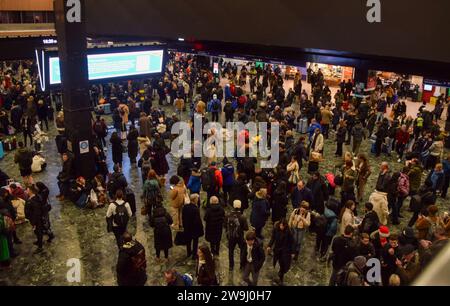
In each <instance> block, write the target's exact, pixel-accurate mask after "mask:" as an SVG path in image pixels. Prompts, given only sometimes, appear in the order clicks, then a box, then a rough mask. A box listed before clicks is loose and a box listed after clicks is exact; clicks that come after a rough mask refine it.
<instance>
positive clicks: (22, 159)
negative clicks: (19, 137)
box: [14, 141, 33, 185]
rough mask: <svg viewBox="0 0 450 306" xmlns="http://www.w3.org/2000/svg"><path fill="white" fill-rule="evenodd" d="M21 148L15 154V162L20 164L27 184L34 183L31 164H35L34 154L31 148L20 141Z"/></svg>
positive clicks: (21, 174)
mask: <svg viewBox="0 0 450 306" xmlns="http://www.w3.org/2000/svg"><path fill="white" fill-rule="evenodd" d="M18 145H19V149H18V150H17V152H16V153H15V154H14V163H16V164H19V170H20V176H21V177H22V180H23V183H24V184H25V185H28V184H33V177H32V176H31V173H32V171H31V165H32V164H33V154H32V152H31V150H30V149H28V148H26V147H24V145H23V142H21V141H19V143H18Z"/></svg>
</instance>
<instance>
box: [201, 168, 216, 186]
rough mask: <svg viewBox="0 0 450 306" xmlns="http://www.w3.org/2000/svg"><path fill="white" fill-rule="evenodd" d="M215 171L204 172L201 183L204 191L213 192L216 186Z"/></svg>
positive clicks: (206, 170)
mask: <svg viewBox="0 0 450 306" xmlns="http://www.w3.org/2000/svg"><path fill="white" fill-rule="evenodd" d="M215 171H216V170H215V169H211V168H207V169H203V170H202V175H201V182H202V188H203V191H210V190H213V189H214V188H215V186H216V176H215Z"/></svg>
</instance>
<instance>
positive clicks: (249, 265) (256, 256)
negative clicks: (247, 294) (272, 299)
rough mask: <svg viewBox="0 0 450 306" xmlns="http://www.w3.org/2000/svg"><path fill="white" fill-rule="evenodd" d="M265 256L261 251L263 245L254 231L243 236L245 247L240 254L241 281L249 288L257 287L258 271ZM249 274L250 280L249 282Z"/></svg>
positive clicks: (262, 250)
mask: <svg viewBox="0 0 450 306" xmlns="http://www.w3.org/2000/svg"><path fill="white" fill-rule="evenodd" d="M265 260H266V255H265V253H264V249H263V243H262V241H261V240H259V239H258V238H257V237H256V233H255V232H254V231H249V232H247V233H246V234H245V246H244V247H243V248H242V253H241V270H242V279H243V281H244V282H245V283H247V284H248V285H249V286H257V285H258V278H259V271H260V270H261V268H262V266H263V264H264V261H265ZM250 274H251V275H252V280H250Z"/></svg>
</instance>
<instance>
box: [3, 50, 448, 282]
mask: <svg viewBox="0 0 450 306" xmlns="http://www.w3.org/2000/svg"><path fill="white" fill-rule="evenodd" d="M220 68H221V73H219V74H215V73H214V72H213V71H212V70H211V68H210V67H209V66H208V65H206V66H205V65H203V64H202V63H201V62H200V61H199V60H198V58H197V57H194V56H178V55H177V56H175V55H174V54H172V55H171V58H170V61H169V63H168V65H167V67H166V71H165V73H164V75H163V76H162V78H161V79H152V80H146V81H140V82H131V81H130V82H127V83H123V84H107V85H101V86H98V85H95V86H93V87H92V88H91V91H90V94H91V95H90V96H91V98H92V99H93V100H94V102H93V105H96V104H98V101H101V103H102V104H103V103H109V104H110V105H111V110H112V125H113V131H112V132H111V131H109V129H108V126H107V123H106V120H105V117H106V116H102V115H101V114H97V116H95V117H94V116H93V119H92V132H93V135H94V136H95V139H96V142H95V145H94V154H95V167H96V169H95V173H96V175H95V177H93V178H83V177H76V175H75V173H76V171H75V167H76V160H75V157H74V156H73V154H72V153H71V152H70V151H69V150H68V148H67V136H66V134H65V129H64V118H63V114H62V113H58V114H57V116H56V118H55V125H56V128H57V131H58V135H57V136H56V139H55V141H56V145H57V151H58V153H59V154H60V155H61V163H62V169H61V172H60V173H59V174H58V176H57V183H58V187H59V190H60V194H59V195H58V196H57V198H58V200H60V201H63V200H70V201H71V202H73V203H74V204H75V205H77V206H78V207H80V208H92V209H93V208H98V207H104V206H106V207H107V212H106V220H107V227H106V228H107V231H108V232H112V233H113V234H114V237H115V239H116V243H117V247H118V253H119V255H118V263H117V281H118V284H119V285H144V284H145V283H146V282H147V273H146V266H147V259H146V258H147V257H146V254H145V251H146V250H145V248H144V247H143V245H142V244H140V243H139V242H138V241H137V240H136V239H134V238H133V237H132V235H131V234H130V233H129V232H128V223H129V220H130V219H131V218H133V216H136V215H139V214H140V215H141V216H145V218H148V219H147V220H145V221H144V222H147V221H148V223H149V225H150V226H151V227H152V228H153V241H154V249H155V256H156V258H155V261H156V262H158V263H166V262H167V259H168V258H169V256H170V249H171V248H173V247H174V246H185V247H186V255H187V258H191V259H192V260H193V261H195V262H196V269H195V271H189V272H190V273H191V274H192V275H194V276H191V275H190V274H183V273H180V272H178V271H176V270H175V269H168V270H167V271H166V272H165V273H164V279H165V281H166V282H167V284H168V285H171V286H190V285H192V284H198V285H205V286H210V285H220V284H221V277H220V273H219V269H218V261H219V260H218V259H219V256H220V255H219V254H220V248H221V245H223V243H222V242H224V241H225V242H226V244H227V246H228V259H229V260H228V266H229V269H230V271H233V270H234V268H235V256H234V255H235V250H236V249H238V250H239V254H240V257H239V268H240V271H241V272H242V284H246V285H249V286H256V285H257V284H258V281H259V272H260V271H261V269H262V267H263V266H264V265H270V263H269V262H268V260H266V259H267V258H268V257H269V256H270V257H271V258H272V262H271V263H272V265H273V267H274V268H276V267H277V265H278V268H277V269H278V273H277V278H276V279H274V281H275V282H276V283H278V284H280V285H283V284H284V280H285V275H286V274H287V273H289V271H290V269H291V267H292V265H296V264H299V263H298V261H299V258H301V257H300V256H301V254H302V252H304V251H303V249H304V241H305V239H306V237H315V240H316V241H315V254H316V258H317V259H318V260H319V261H321V262H323V265H324V269H325V265H326V264H327V262H331V263H332V273H331V277H330V281H329V284H330V285H332V286H335V285H338V286H369V285H373V286H375V285H385V286H387V285H409V284H411V283H412V282H413V280H414V279H415V277H416V276H417V275H418V274H419V273H420V271H422V270H423V269H425V268H426V267H427V265H428V264H429V263H430V262H431V261H432V260H433V258H434V257H435V256H436V255H437V254H438V252H439V251H440V250H441V249H442V248H443V247H444V246H445V245H446V243H447V241H448V237H449V235H450V217H449V216H448V213H446V212H445V209H448V207H439V206H438V205H437V198H438V197H441V198H443V199H445V198H446V197H447V190H448V187H449V180H450V155H448V153H447V155H446V153H445V149H444V141H445V139H446V137H448V135H446V134H445V132H443V131H442V128H441V126H440V125H439V120H440V119H441V115H442V112H443V111H444V109H445V108H444V106H445V104H446V101H445V97H444V96H441V97H440V98H439V99H438V102H437V104H436V106H435V110H434V111H433V112H430V111H429V110H427V108H426V107H425V106H426V105H425V104H424V105H423V107H421V108H420V109H419V112H418V113H417V116H414V118H413V117H412V116H408V115H407V114H408V113H407V104H406V103H405V101H404V100H402V99H400V100H399V101H393V100H392V99H391V94H392V93H391V91H392V90H398V89H395V88H394V89H393V88H392V86H388V87H387V88H384V87H382V86H381V87H380V86H379V87H377V89H376V90H375V91H373V93H371V95H370V97H367V98H363V99H361V98H354V97H353V96H352V91H353V84H352V81H351V80H349V81H348V82H347V83H345V84H343V85H342V86H341V87H342V88H341V89H339V90H338V91H337V93H336V94H335V95H334V97H333V98H332V97H331V90H330V89H329V88H328V86H327V85H326V82H325V81H324V78H323V74H322V73H321V71H320V70H319V71H318V72H317V73H316V72H313V71H309V70H308V76H307V82H308V83H309V84H311V92H312V94H311V95H308V94H307V92H306V90H305V89H304V88H302V76H301V75H300V73H297V75H296V76H295V79H294V82H293V87H292V88H291V89H289V92H288V93H287V94H286V92H285V89H284V79H283V76H282V71H281V69H280V67H276V66H272V65H266V66H265V67H264V68H261V67H255V66H253V65H250V67H247V66H246V65H243V66H242V67H241V68H240V70H239V69H238V67H237V66H236V65H232V64H231V63H226V62H224V61H221V62H220ZM18 76H20V77H18ZM221 77H222V78H224V79H228V80H227V81H225V83H226V84H225V85H224V86H223V83H224V82H223V80H222V82H219V80H220V78H221ZM247 80H249V88H250V90H247V89H246V88H247ZM35 87H36V74H35V71H33V68H32V65H31V64H30V63H28V64H25V63H22V64H21V65H19V66H11V67H7V69H5V68H4V69H3V80H2V83H1V91H2V97H3V99H2V103H1V105H2V107H3V108H4V109H5V114H6V112H8V113H9V115H10V119H9V118H7V120H8V123H7V124H5V123H4V124H3V131H4V134H8V133H10V132H11V131H8V129H9V127H10V126H13V127H14V129H15V131H16V132H23V138H24V141H23V142H22V141H20V142H19V143H18V146H19V149H18V150H17V152H16V154H15V158H14V161H15V162H16V163H18V165H19V169H20V174H21V176H22V178H23V180H22V183H23V186H22V187H21V186H19V185H18V184H17V183H15V182H13V183H11V181H9V176H8V175H6V174H5V173H3V172H2V175H1V176H2V177H4V179H2V180H1V182H2V186H6V187H5V188H3V189H2V196H1V198H0V213H1V215H2V217H3V218H0V229H2V231H1V235H0V238H1V239H2V240H1V242H2V243H1V244H0V245H1V246H2V252H0V255H1V257H0V262H2V264H3V265H5V264H9V263H10V261H11V260H10V259H11V258H12V257H14V256H16V255H17V254H16V253H15V252H14V244H15V243H20V240H19V238H18V237H17V235H16V232H15V226H14V223H15V222H16V223H17V222H23V220H24V219H25V218H26V219H28V220H29V221H30V224H31V225H32V227H33V230H34V233H35V234H36V237H37V241H36V243H35V244H36V245H37V249H36V252H41V251H42V240H43V236H44V235H47V236H48V239H49V241H52V240H53V239H54V237H55V236H54V235H53V233H52V231H51V229H50V221H49V211H50V209H51V205H50V204H49V203H50V202H51V200H50V198H49V191H48V188H47V187H46V186H45V185H44V184H43V183H42V182H37V183H34V181H33V178H32V176H31V173H32V171H31V167H32V163H33V159H34V157H33V155H34V154H36V151H39V150H37V149H36V148H35V150H30V149H28V148H27V138H30V140H31V141H32V140H33V137H31V136H30V135H32V133H33V129H30V128H31V127H33V126H35V125H36V124H37V125H39V124H40V125H41V128H42V129H43V128H44V125H45V127H46V129H47V130H48V120H52V119H53V118H52V116H51V114H52V111H51V110H52V106H51V105H52V103H51V102H50V100H49V97H48V96H45V95H42V94H39V93H38V91H37V90H36V88H35ZM154 99H156V100H157V105H155V106H154V105H153V100H154ZM388 106H391V112H390V113H387V111H388ZM43 108H44V109H45V110H44V109H43ZM168 109H173V110H175V111H174V113H173V114H171V115H170V116H169V115H167V114H166V111H167V110H168ZM222 113H224V116H222ZM447 118H450V116H449V115H447ZM194 119H200V122H202V124H203V125H204V124H206V123H207V122H210V121H212V122H215V121H218V122H221V123H225V122H229V121H240V122H243V123H247V122H252V121H255V122H267V123H268V124H269V125H273V124H277V125H279V127H280V129H279V130H280V137H279V139H280V143H279V145H280V152H279V153H280V158H279V163H278V165H277V166H276V167H275V168H273V169H261V168H260V167H259V162H260V159H258V158H254V157H249V156H246V157H236V156H233V157H229V158H230V159H228V158H223V159H221V158H218V157H216V154H214V151H215V150H216V148H215V147H214V146H211V147H210V148H209V150H211V151H212V152H213V154H211V155H210V156H208V158H201V157H190V156H188V155H184V156H182V157H177V156H176V154H174V152H171V150H170V149H169V148H170V143H171V141H172V140H173V139H174V136H177V135H171V134H170V131H171V127H172V126H173V124H175V123H176V122H178V121H180V120H183V121H190V122H192V121H194ZM109 135H110V137H109V140H108V141H109V144H108V142H107V137H108V136H109ZM205 136H206V137H211V136H214V131H210V132H209V134H208V135H205ZM241 136H242V137H243V139H244V141H242V142H239V141H238V142H237V147H236V151H239V150H244V151H248V150H249V147H250V146H251V145H252V143H253V142H254V140H252V139H250V137H249V135H248V133H246V131H245V130H244V131H242V134H241ZM332 142H335V143H336V151H335V157H336V158H337V160H339V161H340V162H339V163H337V164H336V167H335V168H334V169H328V171H324V170H325V169H323V168H324V167H323V162H324V159H326V158H331V157H332V156H325V146H330V145H331V143H332ZM364 142H371V143H372V145H371V151H372V152H371V153H370V155H369V154H368V152H361V150H360V148H361V145H362V144H363V143H364ZM109 145H110V146H109ZM344 145H345V146H344ZM194 146H195V140H194ZM108 147H110V148H111V155H112V158H111V160H112V163H109V162H107V153H108ZM193 149H194V148H193ZM33 151H34V153H33ZM125 152H127V153H128V157H129V161H130V164H131V165H135V166H136V167H138V168H139V169H140V171H141V178H142V192H140V193H138V192H137V191H136V190H132V189H131V188H129V186H128V185H129V182H127V179H126V176H125V175H124V173H123V157H124V153H125ZM382 154H384V155H386V156H387V157H389V156H392V155H394V154H396V158H395V159H394V160H392V158H391V162H386V161H383V162H380V172H379V173H373V172H374V171H372V170H371V169H372V167H374V165H373V160H374V158H372V157H373V156H374V157H379V156H381V155H382ZM377 160H378V159H377ZM392 163H397V164H402V167H403V168H402V169H401V170H400V171H393V170H391V169H392V168H394V167H392ZM396 168H398V167H396ZM110 169H112V172H111V173H109V171H110ZM302 169H306V171H302ZM425 173H426V175H424V174H425ZM374 175H377V176H378V177H377V180H376V186H375V188H374V190H368V188H367V186H366V185H367V183H368V179H369V177H370V176H374ZM17 189H21V192H20V193H19V192H18V191H16V190H17ZM135 193H136V194H135ZM367 195H369V196H367ZM406 199H410V206H409V210H410V211H411V212H412V217H411V219H410V221H409V223H408V225H407V226H405V227H403V228H400V227H399V226H398V225H399V224H400V219H401V218H403V216H402V214H405V212H406V210H407V208H404V207H403V204H404V202H405V200H406ZM17 202H21V203H17ZM137 207H140V209H137ZM21 210H22V211H23V213H20V211H21ZM23 214H24V216H23ZM161 251H162V252H163V253H164V258H163V259H161ZM371 258H378V259H379V260H380V262H381V275H382V279H381V280H378V281H375V282H374V281H373V280H369V279H367V277H366V271H367V269H368V267H367V266H366V263H367V261H368V260H369V259H371ZM250 274H251V277H250Z"/></svg>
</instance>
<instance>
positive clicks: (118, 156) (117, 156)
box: [109, 137, 123, 164]
mask: <svg viewBox="0 0 450 306" xmlns="http://www.w3.org/2000/svg"><path fill="white" fill-rule="evenodd" d="M109 141H110V142H111V145H112V160H113V163H114V164H117V163H121V162H122V154H123V148H122V140H121V139H120V137H115V138H111V139H110V140H109Z"/></svg>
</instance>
